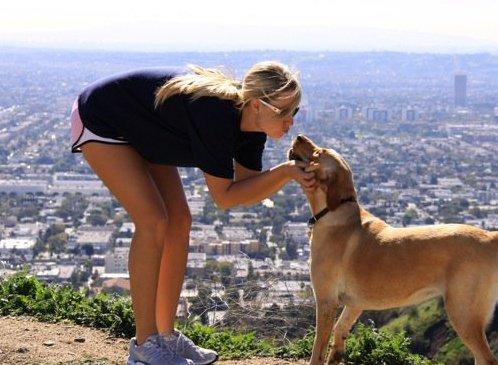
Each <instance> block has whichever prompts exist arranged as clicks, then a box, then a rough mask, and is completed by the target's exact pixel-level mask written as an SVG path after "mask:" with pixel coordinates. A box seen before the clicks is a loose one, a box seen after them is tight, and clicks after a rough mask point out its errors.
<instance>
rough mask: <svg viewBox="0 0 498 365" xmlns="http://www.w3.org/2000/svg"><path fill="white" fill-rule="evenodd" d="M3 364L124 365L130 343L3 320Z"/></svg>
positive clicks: (268, 362)
mask: <svg viewBox="0 0 498 365" xmlns="http://www.w3.org/2000/svg"><path fill="white" fill-rule="evenodd" d="M0 333H1V334H2V335H1V336H0V364H2V365H4V364H5V365H8V364H16V365H20V364H37V365H41V364H99V365H107V364H124V363H125V359H126V357H127V349H128V340H126V339H123V338H116V337H111V336H109V335H108V334H107V333H105V332H103V331H99V330H96V329H92V328H89V327H82V326H77V325H73V324H70V323H63V324H60V323H58V324H52V323H44V322H39V321H37V320H36V319H34V318H31V317H26V316H21V317H12V316H6V317H0ZM306 363H307V362H306V361H304V360H300V361H295V362H289V361H285V360H281V359H271V358H260V359H258V358H256V359H251V360H249V359H245V360H239V361H236V360H225V361H218V362H217V364H222V365H242V364H244V365H263V364H265V365H281V364H282V365H283V364H306Z"/></svg>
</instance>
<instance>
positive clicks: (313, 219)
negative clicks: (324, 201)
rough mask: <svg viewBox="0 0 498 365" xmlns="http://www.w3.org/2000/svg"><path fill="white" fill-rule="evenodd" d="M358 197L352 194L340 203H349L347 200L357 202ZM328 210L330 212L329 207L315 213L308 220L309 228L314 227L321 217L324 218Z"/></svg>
mask: <svg viewBox="0 0 498 365" xmlns="http://www.w3.org/2000/svg"><path fill="white" fill-rule="evenodd" d="M355 201H356V199H355V198H354V196H350V197H349V198H346V199H342V200H341V201H340V205H341V204H344V203H347V202H355ZM328 212H330V210H329V208H324V209H322V210H321V211H320V212H319V213H318V214H317V215H314V216H313V217H311V218H310V219H309V220H308V227H309V228H313V225H314V224H315V223H316V222H318V220H319V219H320V218H322V217H323V216H324V215H325V214H327V213H328Z"/></svg>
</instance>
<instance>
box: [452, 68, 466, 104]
mask: <svg viewBox="0 0 498 365" xmlns="http://www.w3.org/2000/svg"><path fill="white" fill-rule="evenodd" d="M466 106H467V75H465V74H456V75H455V107H456V108H458V107H461V108H464V107H466Z"/></svg>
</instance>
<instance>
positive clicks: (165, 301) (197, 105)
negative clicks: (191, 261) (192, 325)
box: [71, 61, 315, 365]
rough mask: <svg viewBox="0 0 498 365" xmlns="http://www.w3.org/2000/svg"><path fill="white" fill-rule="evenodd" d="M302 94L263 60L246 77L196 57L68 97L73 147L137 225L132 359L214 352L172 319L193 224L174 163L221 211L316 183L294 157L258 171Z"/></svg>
mask: <svg viewBox="0 0 498 365" xmlns="http://www.w3.org/2000/svg"><path fill="white" fill-rule="evenodd" d="M189 71H190V72H189ZM300 99H301V88H300V84H299V81H298V79H297V77H296V75H295V74H293V73H292V72H290V71H289V69H288V68H287V67H286V66H285V65H283V64H280V63H278V62H272V61H269V62H260V63H257V64H255V65H254V66H252V67H251V68H250V69H249V70H248V71H247V73H246V74H245V76H244V78H243V80H242V82H240V81H237V80H234V79H232V78H229V77H227V76H225V75H224V74H223V73H222V72H220V71H219V70H216V69H205V68H202V67H198V66H189V70H188V71H186V70H173V69H160V68H155V69H145V70H138V71H133V72H128V73H125V74H119V75H114V76H111V77H109V78H106V79H103V80H99V81H97V82H95V83H93V84H91V85H90V86H88V87H87V88H86V89H85V90H83V92H82V93H81V94H80V95H79V97H78V99H77V101H75V104H74V105H73V110H72V114H71V125H72V152H73V153H78V152H82V153H83V156H84V158H85V159H86V161H87V162H88V164H89V165H90V167H91V168H92V169H93V171H94V172H95V173H96V174H97V175H98V176H99V178H101V179H102V181H103V183H104V184H105V185H106V186H107V187H108V188H109V190H110V192H111V193H112V194H113V195H114V196H115V197H116V198H117V199H118V200H119V202H120V203H121V205H122V206H123V208H124V209H125V210H126V211H127V212H128V214H129V215H130V217H131V219H132V220H133V222H134V224H135V229H136V230H135V234H134V236H133V239H132V244H131V247H130V255H129V262H128V268H129V272H130V286H131V298H132V307H133V311H134V314H135V321H136V336H135V337H134V338H132V339H131V341H130V356H129V359H128V364H140V363H144V364H150V365H156V364H175V365H177V364H210V363H212V362H214V361H216V359H217V354H216V352H214V351H212V350H208V349H203V348H201V347H198V346H196V345H195V344H194V343H193V342H192V341H191V340H190V339H188V338H187V337H186V336H185V335H183V334H182V333H180V332H179V331H177V330H175V329H174V328H173V325H174V319H175V314H176V309H177V304H178V300H179V296H180V292H181V288H182V283H183V279H184V275H185V269H186V263H187V255H188V243H189V231H190V225H191V216H190V212H189V208H188V205H187V201H186V198H185V193H184V191H183V187H182V184H181V180H180V177H179V175H178V170H177V166H196V167H199V168H200V169H201V170H202V171H203V173H204V177H205V180H206V184H207V187H208V189H209V192H210V194H211V195H212V197H213V200H214V202H215V203H216V204H217V206H219V207H220V208H223V209H228V208H231V207H233V206H236V205H239V204H242V205H249V204H254V203H257V202H260V201H261V200H263V199H265V198H267V197H268V196H270V195H272V194H274V193H275V192H277V191H278V190H279V189H280V188H282V186H283V185H285V184H286V183H287V182H289V181H291V180H295V181H297V182H298V183H300V184H301V186H302V187H303V188H304V189H305V190H308V189H309V190H311V189H313V188H314V184H315V180H314V174H313V173H312V172H305V171H303V169H302V168H303V167H304V165H303V163H302V162H297V161H288V162H284V163H282V164H280V165H278V166H275V167H273V168H271V169H269V170H267V171H264V172H262V171H261V170H262V163H261V157H262V153H263V149H264V145H265V142H266V138H267V136H269V137H270V138H275V139H278V138H280V137H282V136H283V135H284V134H285V133H287V132H288V131H289V128H290V127H291V126H292V124H293V116H294V115H295V114H296V112H297V110H298V105H299V102H300ZM90 142H99V143H90ZM234 160H235V161H234Z"/></svg>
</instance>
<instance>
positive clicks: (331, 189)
mask: <svg viewBox="0 0 498 365" xmlns="http://www.w3.org/2000/svg"><path fill="white" fill-rule="evenodd" d="M337 175H339V174H338V173H337V172H335V173H333V174H331V175H330V176H329V178H328V179H327V180H328V181H327V183H326V185H327V208H329V210H330V211H333V210H334V209H336V208H337V207H338V206H339V205H340V204H341V196H340V192H339V190H340V187H339V186H338V181H337Z"/></svg>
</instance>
